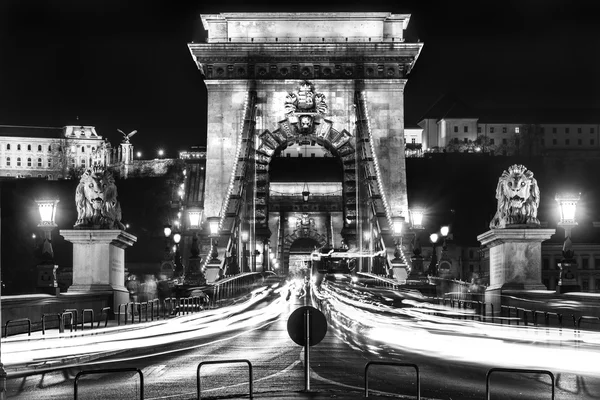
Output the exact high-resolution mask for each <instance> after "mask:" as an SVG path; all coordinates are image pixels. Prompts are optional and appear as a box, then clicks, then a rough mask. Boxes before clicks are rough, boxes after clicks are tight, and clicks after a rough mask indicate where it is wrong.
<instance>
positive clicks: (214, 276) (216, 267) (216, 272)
mask: <svg viewBox="0 0 600 400" xmlns="http://www.w3.org/2000/svg"><path fill="white" fill-rule="evenodd" d="M221 274H222V272H221V261H220V260H219V259H218V258H217V259H214V260H211V261H210V262H209V263H208V264H207V265H206V270H205V271H204V278H205V279H206V283H213V282H215V281H216V280H218V279H219V278H220V277H221Z"/></svg>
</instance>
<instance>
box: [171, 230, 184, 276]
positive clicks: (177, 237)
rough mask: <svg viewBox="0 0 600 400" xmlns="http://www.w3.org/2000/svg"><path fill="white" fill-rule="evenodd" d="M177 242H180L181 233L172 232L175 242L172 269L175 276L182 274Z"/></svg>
mask: <svg viewBox="0 0 600 400" xmlns="http://www.w3.org/2000/svg"><path fill="white" fill-rule="evenodd" d="M179 242H181V233H179V232H175V233H173V243H175V260H174V264H175V265H174V270H175V275H176V276H177V277H180V276H183V275H184V267H183V264H181V254H180V252H179Z"/></svg>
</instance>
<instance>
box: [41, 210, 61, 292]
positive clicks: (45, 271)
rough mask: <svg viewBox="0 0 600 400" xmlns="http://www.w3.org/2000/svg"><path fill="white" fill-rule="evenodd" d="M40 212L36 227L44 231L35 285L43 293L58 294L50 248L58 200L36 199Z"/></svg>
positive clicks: (56, 266) (52, 254) (52, 255)
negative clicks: (40, 259) (40, 260)
mask: <svg viewBox="0 0 600 400" xmlns="http://www.w3.org/2000/svg"><path fill="white" fill-rule="evenodd" d="M35 202H36V203H37V205H38V210H39V212H40V223H39V224H38V227H39V228H40V229H41V230H42V232H44V242H43V244H42V262H41V263H40V264H39V265H38V266H37V272H38V279H37V287H38V288H39V290H40V291H41V292H43V293H49V294H54V295H56V294H58V291H59V289H58V282H57V281H56V270H57V269H58V265H55V264H54V250H53V249H52V230H53V229H54V228H56V227H57V226H58V225H56V223H55V222H54V220H55V217H56V205H57V204H58V202H59V200H57V199H51V200H36V201H35Z"/></svg>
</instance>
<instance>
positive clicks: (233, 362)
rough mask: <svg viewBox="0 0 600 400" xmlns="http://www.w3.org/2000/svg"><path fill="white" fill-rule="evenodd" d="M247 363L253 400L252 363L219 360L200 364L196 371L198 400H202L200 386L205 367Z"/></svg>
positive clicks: (247, 361)
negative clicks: (202, 371)
mask: <svg viewBox="0 0 600 400" xmlns="http://www.w3.org/2000/svg"><path fill="white" fill-rule="evenodd" d="M239 363H245V364H248V387H249V391H250V398H251V399H252V398H253V396H254V394H253V390H252V385H253V380H252V363H251V362H250V361H249V360H217V361H203V362H201V363H200V364H198V369H197V370H196V385H197V389H198V400H200V399H201V398H202V388H201V385H200V369H201V368H202V366H203V365H209V364H239Z"/></svg>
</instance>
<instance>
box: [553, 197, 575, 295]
mask: <svg viewBox="0 0 600 400" xmlns="http://www.w3.org/2000/svg"><path fill="white" fill-rule="evenodd" d="M580 197H581V194H580V193H560V194H557V195H556V197H555V200H556V202H557V203H558V206H559V212H560V219H559V221H558V226H561V227H563V228H564V229H565V242H564V244H563V250H562V257H563V258H562V260H561V261H560V262H559V263H558V267H559V268H560V277H559V279H558V286H557V287H556V292H557V293H568V292H578V291H580V290H581V287H580V286H579V284H578V283H577V261H576V260H575V252H574V251H573V243H572V242H571V230H572V229H573V227H575V226H577V221H576V220H575V212H576V211H577V202H578V201H579V199H580Z"/></svg>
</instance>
